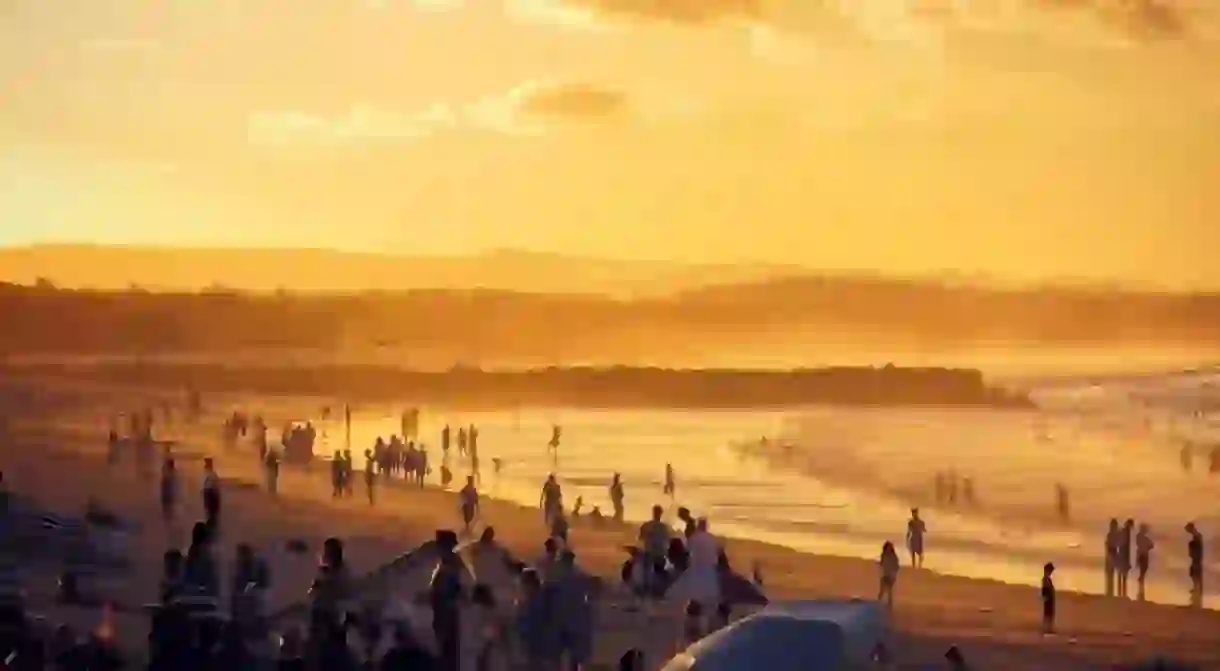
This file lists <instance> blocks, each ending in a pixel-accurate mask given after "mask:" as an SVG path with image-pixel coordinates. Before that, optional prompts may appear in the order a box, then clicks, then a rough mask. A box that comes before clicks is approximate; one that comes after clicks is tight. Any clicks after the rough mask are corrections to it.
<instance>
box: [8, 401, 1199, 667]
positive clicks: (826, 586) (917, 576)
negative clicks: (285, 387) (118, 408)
mask: <svg viewBox="0 0 1220 671" xmlns="http://www.w3.org/2000/svg"><path fill="white" fill-rule="evenodd" d="M120 403H121V401H120ZM114 404H115V401H114V400H113V398H109V399H107V398H103V399H100V400H98V401H97V402H96V403H95V404H94V403H83V404H80V405H78V406H76V407H75V408H74V409H72V410H71V411H70V412H65V413H62V414H59V415H56V416H54V417H52V418H51V419H50V420H47V421H49V422H51V424H53V425H54V426H61V425H62V423H63V422H65V421H68V420H69V419H71V423H72V424H73V425H79V426H82V427H84V428H83V429H81V431H80V433H79V434H78V435H77V436H76V438H75V439H74V440H63V439H62V436H61V437H59V438H56V439H54V440H46V441H44V443H45V445H46V446H47V448H48V449H49V450H50V452H48V453H47V454H54V453H60V452H66V453H71V454H74V455H75V457H71V456H70V457H69V458H71V459H74V461H72V463H73V464H77V465H80V464H86V465H87V464H89V463H92V462H91V460H92V459H95V458H97V459H100V454H101V452H102V450H103V449H104V446H103V444H102V443H103V440H102V436H103V434H104V421H105V417H106V416H107V414H108V410H109V409H110V408H109V407H108V406H112V405H114ZM217 410H219V408H217ZM82 416H83V417H84V418H83V419H82ZM72 418H75V419H72ZM218 419H219V414H217V413H213V414H210V415H209V418H208V420H207V422H205V423H204V424H199V425H195V426H192V427H185V428H184V429H183V430H182V435H181V437H180V438H181V439H182V440H183V441H184V442H185V445H187V446H189V449H190V450H191V454H192V455H194V456H192V457H190V458H191V459H192V460H194V459H195V457H196V456H198V455H201V454H203V453H211V454H213V455H215V456H216V457H217V458H218V462H219V466H220V470H221V473H222V476H223V477H225V479H226V482H231V483H232V486H233V487H235V488H237V489H235V494H234V495H233V498H231V499H226V501H232V504H230V503H226V506H228V505H234V506H237V509H236V510H237V514H239V515H241V514H243V513H242V510H243V508H241V506H252V505H253V506H262V507H264V508H266V507H267V506H268V505H269V504H268V501H269V500H268V499H267V498H266V497H265V496H264V495H263V494H261V493H260V492H258V491H255V490H257V487H255V488H254V490H251V491H246V490H247V487H246V486H245V484H244V483H250V482H251V481H253V483H255V484H256V485H257V483H258V482H259V480H258V478H257V467H256V465H255V464H254V463H253V462H254V461H256V460H255V459H253V458H243V457H242V456H241V454H243V453H244V454H249V453H248V452H247V451H246V450H248V449H249V448H248V446H246V445H245V444H244V443H243V444H242V447H241V448H239V449H240V450H242V451H243V452H240V453H239V452H233V453H230V452H226V451H224V450H223V448H221V447H220V445H218V444H217V443H218V441H217V440H216V437H215V434H216V432H215V431H210V430H209V429H210V427H212V426H213V425H214V424H215V421H216V420H218ZM39 425H41V422H39ZM19 428H24V427H19ZM60 430H61V431H62V429H60ZM95 436H96V437H97V440H96V442H94V437H95ZM51 437H54V436H53V435H52V436H51ZM175 437H177V436H175ZM82 440H83V441H84V442H83V445H84V447H83V448H82V447H81V445H82V443H81V441H82ZM25 442H26V443H27V444H32V443H29V441H25ZM82 450H84V451H82ZM88 455H93V456H88ZM33 458H35V455H32V454H31V455H28V456H27V457H26V460H29V459H33ZM192 464H193V461H192ZM191 468H194V466H193V465H192V466H191ZM48 469H50V470H54V469H53V467H44V470H48ZM69 470H71V471H73V472H74V473H75V474H76V475H77V476H81V477H84V478H85V480H84V482H90V484H88V485H86V487H87V488H89V489H92V490H94V491H98V492H104V491H113V490H114V488H115V487H116V486H117V487H122V486H124V485H122V484H121V483H123V482H128V483H130V482H132V481H133V479H132V477H129V476H127V475H123V476H121V477H120V475H119V474H117V473H116V472H113V471H110V472H107V473H104V474H99V475H102V476H103V477H93V476H91V475H90V473H89V472H88V470H89V469H88V467H85V468H71V469H69ZM122 470H123V471H129V470H130V467H129V466H126V465H125V466H123V467H122ZM91 480H92V481H91ZM186 482H187V483H193V480H191V479H188V480H186ZM187 486H188V487H190V486H191V485H187ZM14 489H30V490H34V491H37V489H38V485H37V483H28V485H27V486H26V487H21V488H17V487H15V488H14ZM281 493H282V496H281V500H280V501H279V502H276V503H274V505H271V506H270V508H267V509H265V510H264V511H263V514H264V515H266V516H267V517H266V522H265V523H264V524H273V525H275V528H276V529H279V528H281V527H283V525H284V522H278V521H277V522H273V521H272V520H277V519H279V517H278V516H279V515H283V514H285V512H286V511H296V512H295V513H294V514H295V515H296V516H297V517H298V518H299V517H301V516H303V515H304V516H307V517H308V518H309V520H308V521H307V522H306V521H305V520H301V521H300V522H298V524H301V523H306V524H312V526H313V527H314V528H315V529H316V531H315V535H316V534H317V533H322V532H325V531H327V530H331V531H337V532H344V531H346V532H348V533H352V534H367V533H373V532H374V531H375V530H377V529H380V530H381V531H376V533H378V534H382V535H384V537H385V539H386V540H384V541H383V542H381V543H380V545H378V547H383V548H387V549H388V548H393V547H394V546H397V548H398V549H397V550H393V549H389V550H388V551H385V552H383V553H382V554H380V558H379V560H378V561H376V562H368V563H366V564H365V566H366V567H367V568H368V569H370V570H371V569H372V568H374V567H375V566H377V565H381V564H384V563H386V562H387V561H389V560H390V559H391V558H392V557H393V555H394V553H401V552H403V551H406V550H408V549H410V548H413V547H415V546H417V545H419V544H420V543H421V542H424V541H426V540H427V539H428V538H429V537H430V530H431V529H435V528H438V527H440V526H448V527H450V528H452V527H453V526H455V524H456V522H457V519H458V518H457V513H456V495H455V494H454V493H453V492H451V491H445V490H441V489H439V488H436V487H428V488H427V489H424V490H415V489H413V488H408V487H406V486H402V485H400V486H392V487H386V488H384V489H383V490H382V493H383V494H384V496H383V497H382V498H381V499H380V500H379V501H378V504H377V505H376V506H375V507H373V508H370V507H369V506H368V505H367V503H366V502H365V501H364V500H363V496H362V494H363V487H362V483H359V482H358V483H357V485H356V492H355V496H354V498H353V499H348V500H341V501H338V502H334V501H331V500H330V498H329V492H328V487H327V486H326V483H325V469H314V470H313V471H312V472H304V471H300V470H295V469H293V470H285V473H284V475H282V476H281ZM137 498H138V497H137ZM146 498H147V505H148V506H155V503H154V497H153V496H152V493H151V484H150V485H149V493H148V495H147V497H146ZM192 498H193V497H192ZM260 502H261V503H260ZM302 506H309V508H308V510H310V511H312V512H309V513H305V512H304V510H303V509H301V507H302ZM486 506H487V507H486V509H485V511H484V514H485V516H486V518H487V520H488V521H490V523H491V524H493V525H494V526H495V528H496V531H497V536H498V538H499V539H500V540H501V541H502V542H503V543H504V544H505V545H506V546H507V547H508V548H509V549H510V550H511V551H512V552H514V553H515V554H516V555H517V556H520V557H532V556H534V555H535V554H536V552H537V551H538V546H539V545H540V544H541V540H542V537H543V530H542V523H541V520H540V518H539V514H538V512H537V511H536V510H534V509H531V508H530V507H528V506H523V505H519V504H516V503H511V502H505V501H499V500H490V499H489V500H487V502H486ZM251 523H253V522H251ZM715 530H716V524H715V521H714V520H713V532H715ZM634 531H635V528H634V526H633V525H623V526H612V525H611V527H610V528H606V529H593V528H591V527H589V526H588V525H586V524H583V523H581V524H575V525H573V530H572V534H573V546H574V547H575V548H576V550H577V553H578V557H579V561H580V563H581V564H582V565H583V566H585V567H586V568H587V569H589V570H591V571H593V572H594V573H596V574H598V575H601V576H603V577H605V578H607V580H608V582H610V583H611V584H617V582H618V581H617V572H618V567H619V563H620V562H621V561H622V559H623V557H624V554H623V552H622V550H621V546H622V545H624V544H629V543H632V542H633V540H634ZM271 533H272V535H273V536H274V535H275V532H271ZM336 535H343V533H337V534H336ZM721 540H722V541H723V542H724V543H725V545H726V549H727V551H728V552H729V554H730V557H731V559H732V561H733V564H734V566H735V567H736V568H737V569H738V570H739V571H741V572H748V571H749V567H750V565H751V564H752V563H753V562H754V561H760V562H761V563H762V565H763V567H764V575H765V577H766V585H767V592H768V594H769V595H770V596H772V597H775V598H792V597H800V598H843V597H853V596H858V597H864V598H869V599H871V598H872V596H874V593H875V585H876V574H877V569H876V565H875V562H873V561H869V560H864V559H857V558H848V557H836V556H829V555H817V554H811V553H802V552H799V551H796V550H793V549H790V548H785V547H782V546H778V545H774V544H768V543H764V542H759V541H754V540H749V539H735V538H722V539H721ZM354 542H355V541H353V543H354ZM353 551H354V550H353ZM226 556H227V555H226ZM277 570H278V569H277ZM362 572H363V569H362ZM277 575H278V573H277ZM306 586H307V585H294V587H296V588H297V590H298V592H297V593H299V592H300V591H303V589H304V588H305V587H306ZM1060 600H1061V604H1062V605H1061V611H1060V613H1061V614H1060V623H1061V624H1060V629H1061V631H1062V632H1063V633H1062V634H1060V635H1059V636H1055V637H1042V636H1041V635H1040V634H1038V633H1037V617H1038V610H1037V608H1038V607H1037V593H1036V591H1035V590H1034V589H1032V588H1030V587H1027V586H1020V585H1012V584H1005V583H1000V582H996V581H991V580H981V579H966V578H961V577H956V576H946V575H941V574H937V573H933V572H931V571H924V570H911V569H909V568H904V569H903V571H902V573H901V575H900V578H899V584H898V599H897V609H896V612H895V618H894V629H895V632H896V636H898V637H899V638H901V639H902V640H903V641H904V645H909V647H907V648H904V649H905V650H909V651H910V653H909V659H910V660H912V661H918V662H919V663H921V664H934V663H938V660H939V655H940V653H942V652H943V651H944V648H945V647H947V646H948V644H950V643H955V644H958V645H960V646H961V647H962V648H963V650H964V651H965V652H966V654H967V657H968V659H970V660H971V661H972V662H973V663H974V664H975V665H976V666H980V668H989V669H997V670H1004V669H1012V670H1013V671H1016V670H1018V669H1021V670H1022V671H1025V670H1027V669H1030V668H1039V669H1043V670H1044V671H1059V670H1060V669H1062V670H1064V671H1067V670H1068V669H1071V670H1072V671H1081V670H1084V669H1093V668H1097V669H1102V668H1107V667H1108V665H1109V664H1111V663H1113V662H1117V661H1125V662H1130V661H1136V660H1138V659H1142V658H1146V657H1148V656H1150V655H1151V654H1153V653H1154V652H1163V653H1164V654H1167V655H1172V656H1176V657H1181V658H1183V659H1186V660H1191V661H1198V662H1206V663H1208V664H1209V665H1217V664H1220V633H1218V632H1220V614H1217V613H1215V612H1212V611H1199V610H1191V609H1186V608H1180V607H1172V606H1163V605H1158V604H1151V603H1138V602H1134V601H1120V600H1116V599H1102V598H1099V597H1094V596H1089V595H1080V594H1074V593H1068V592H1066V591H1062V590H1061V593H1060ZM648 633H649V632H647V631H642V630H640V631H637V630H633V631H630V632H626V633H624V632H618V633H615V634H614V635H613V636H611V635H610V634H607V636H611V638H613V639H614V640H616V641H617V640H619V638H621V636H627V637H630V639H631V640H634V637H636V636H645V635H647V634H648ZM616 645H617V644H616ZM606 652H607V654H609V653H610V652H615V650H606ZM617 652H618V653H620V654H621V649H618V650H617ZM655 661H660V660H655ZM1208 668H1212V667H1211V666H1209V667H1208Z"/></svg>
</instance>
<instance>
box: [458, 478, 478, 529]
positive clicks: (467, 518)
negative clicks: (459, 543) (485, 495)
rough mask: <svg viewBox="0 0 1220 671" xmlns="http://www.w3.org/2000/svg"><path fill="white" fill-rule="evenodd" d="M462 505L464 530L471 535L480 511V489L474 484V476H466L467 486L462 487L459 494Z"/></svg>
mask: <svg viewBox="0 0 1220 671" xmlns="http://www.w3.org/2000/svg"><path fill="white" fill-rule="evenodd" d="M459 497H460V498H461V505H462V523H463V525H464V526H463V527H462V529H463V531H464V532H465V533H466V534H467V535H469V534H470V526H471V525H472V524H474V518H475V516H476V515H478V513H479V490H478V489H476V488H475V486H474V476H470V475H468V476H466V486H465V487H462V491H461V492H460V494H459Z"/></svg>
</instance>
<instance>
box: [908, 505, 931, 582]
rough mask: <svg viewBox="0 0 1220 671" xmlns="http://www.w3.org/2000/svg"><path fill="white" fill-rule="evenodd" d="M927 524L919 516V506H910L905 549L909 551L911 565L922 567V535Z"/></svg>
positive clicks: (926, 529) (925, 531)
mask: <svg viewBox="0 0 1220 671" xmlns="http://www.w3.org/2000/svg"><path fill="white" fill-rule="evenodd" d="M927 532H928V525H927V524H925V523H924V521H923V520H922V519H920V517H919V508H911V519H910V520H908V521H907V549H908V550H910V551H911V566H913V567H915V568H923V537H924V534H926V533H927Z"/></svg>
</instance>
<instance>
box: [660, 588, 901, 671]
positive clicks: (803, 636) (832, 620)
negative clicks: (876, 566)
mask: <svg viewBox="0 0 1220 671" xmlns="http://www.w3.org/2000/svg"><path fill="white" fill-rule="evenodd" d="M886 628H887V627H886V618H885V613H884V611H883V610H882V609H881V608H880V607H879V606H878V605H877V604H876V603H874V602H870V601H789V602H781V603H775V604H772V605H770V606H768V607H767V608H765V609H763V610H762V611H760V612H758V613H757V614H754V615H751V616H750V617H747V618H744V619H742V620H740V621H738V622H736V623H734V624H733V625H731V626H729V627H726V628H724V629H722V630H720V631H718V632H716V633H714V634H712V635H711V636H708V637H707V638H704V639H703V640H701V641H699V642H697V643H695V644H694V645H692V646H691V647H690V648H687V650H686V651H685V652H683V653H680V654H679V655H678V656H677V657H674V658H673V659H672V660H670V662H669V663H668V664H666V665H665V667H664V669H663V671H751V670H753V669H767V670H768V671H850V670H855V669H866V668H871V665H872V656H873V652H874V650H875V649H876V647H877V645H878V644H880V643H883V642H884V639H885V633H886Z"/></svg>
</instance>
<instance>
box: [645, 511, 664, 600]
mask: <svg viewBox="0 0 1220 671" xmlns="http://www.w3.org/2000/svg"><path fill="white" fill-rule="evenodd" d="M664 515H665V509H664V508H662V507H661V506H653V507H652V519H651V520H649V521H647V522H645V523H644V524H642V525H641V526H640V532H639V540H640V544H641V545H643V547H644V562H645V565H644V569H643V575H644V588H645V590H646V591H647V593H648V594H651V595H653V596H656V595H657V588H658V587H659V586H660V584H661V576H662V575H664V573H665V555H666V553H667V552H668V551H669V534H670V529H669V525H668V524H666V523H665V522H664V521H662V520H661V517H662V516H664Z"/></svg>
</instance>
